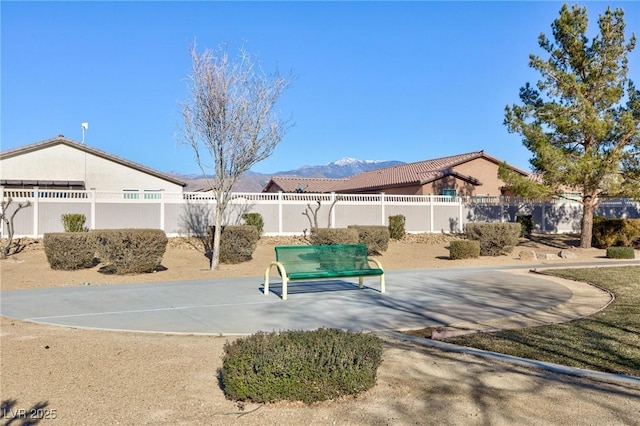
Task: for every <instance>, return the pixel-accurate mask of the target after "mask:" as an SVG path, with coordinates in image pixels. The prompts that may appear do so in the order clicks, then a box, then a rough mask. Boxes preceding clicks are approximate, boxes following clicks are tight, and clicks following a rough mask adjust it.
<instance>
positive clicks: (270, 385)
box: [220, 329, 382, 403]
mask: <svg viewBox="0 0 640 426" xmlns="http://www.w3.org/2000/svg"><path fill="white" fill-rule="evenodd" d="M381 360H382V342H381V341H380V339H379V338H378V337H376V336H374V335H372V334H361V333H357V334H356V333H349V332H346V331H342V330H337V329H319V330H315V331H285V332H281V333H264V332H258V333H256V334H254V335H252V336H249V337H247V338H243V339H238V340H236V341H234V342H232V343H229V342H227V343H226V344H225V346H224V355H223V361H222V368H221V370H220V376H221V383H222V387H223V390H224V393H225V395H226V396H227V398H229V399H232V400H237V401H253V402H275V401H281V400H288V401H303V402H306V403H312V402H316V401H324V400H327V399H333V398H338V397H340V396H344V395H352V394H357V393H360V392H363V391H366V390H368V389H370V388H371V387H373V385H374V384H375V381H376V374H377V369H378V366H379V365H380V362H381Z"/></svg>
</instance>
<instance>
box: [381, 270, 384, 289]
mask: <svg viewBox="0 0 640 426" xmlns="http://www.w3.org/2000/svg"><path fill="white" fill-rule="evenodd" d="M380 293H384V274H382V275H380Z"/></svg>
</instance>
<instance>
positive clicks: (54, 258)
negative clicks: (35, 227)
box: [42, 232, 96, 271]
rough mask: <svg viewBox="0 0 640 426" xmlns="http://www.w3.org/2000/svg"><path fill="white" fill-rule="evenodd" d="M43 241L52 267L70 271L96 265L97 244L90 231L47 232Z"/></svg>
mask: <svg viewBox="0 0 640 426" xmlns="http://www.w3.org/2000/svg"><path fill="white" fill-rule="evenodd" d="M42 242H43V244H44V253H45V254H46V256H47V261H48V262H49V266H51V269H61V270H65V271H68V270H75V269H84V268H91V267H92V266H94V265H95V262H94V258H95V252H96V250H95V244H94V240H93V236H92V235H91V234H89V233H88V232H74V233H63V232H58V233H46V234H44V238H43V239H42Z"/></svg>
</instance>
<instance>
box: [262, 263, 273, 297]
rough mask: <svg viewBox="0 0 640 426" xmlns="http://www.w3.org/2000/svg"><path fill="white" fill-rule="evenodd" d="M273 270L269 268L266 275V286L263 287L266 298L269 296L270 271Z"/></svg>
mask: <svg viewBox="0 0 640 426" xmlns="http://www.w3.org/2000/svg"><path fill="white" fill-rule="evenodd" d="M270 269H271V267H269V268H267V271H266V272H265V273H264V285H263V291H264V295H265V296H266V295H267V294H269V270H270Z"/></svg>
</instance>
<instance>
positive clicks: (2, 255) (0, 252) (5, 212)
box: [0, 197, 31, 259]
mask: <svg viewBox="0 0 640 426" xmlns="http://www.w3.org/2000/svg"><path fill="white" fill-rule="evenodd" d="M12 202H13V199H12V198H11V197H9V198H7V199H3V200H2V203H1V205H0V208H1V210H0V219H1V220H2V222H4V225H5V226H4V229H5V231H6V234H7V237H6V238H7V241H6V242H5V244H4V246H2V247H0V259H6V258H7V256H9V252H10V251H11V244H12V242H13V234H14V227H13V220H14V218H15V217H16V214H18V212H19V211H20V210H22V209H24V208H25V207H29V206H30V205H31V201H25V202H24V203H18V205H17V206H16V208H15V209H14V210H13V212H11V213H9V206H10V205H11V203H12Z"/></svg>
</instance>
